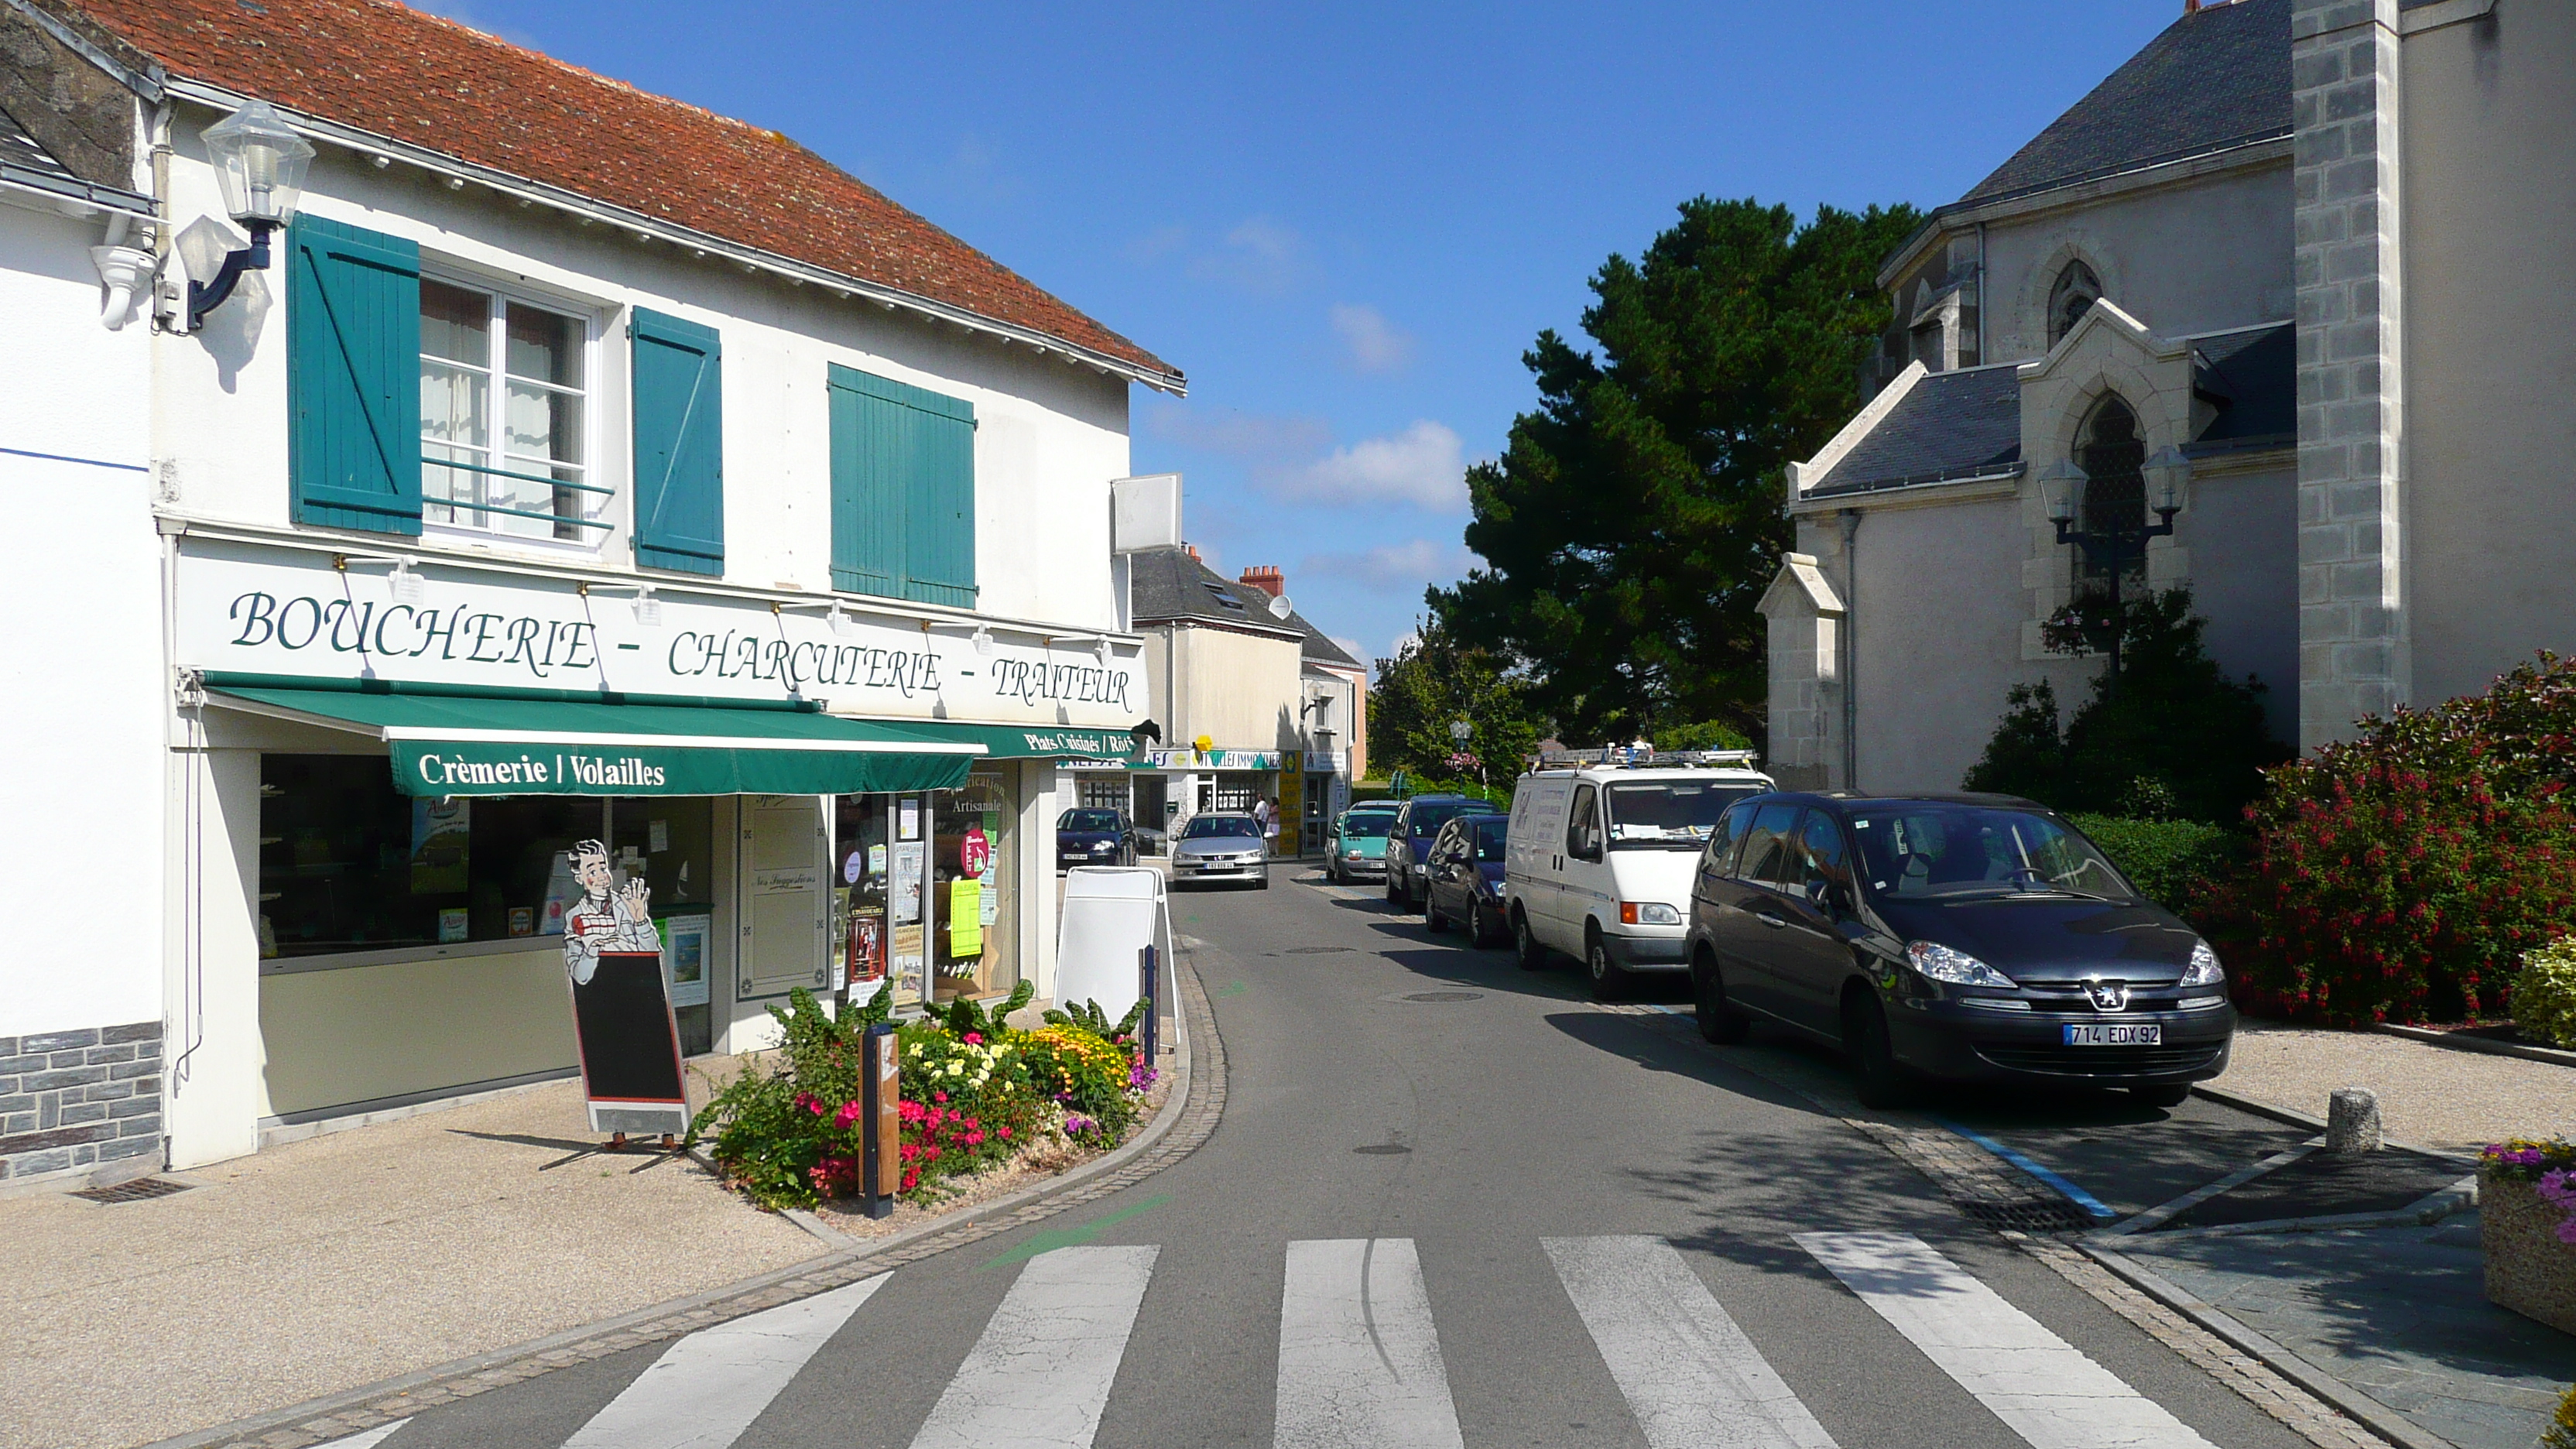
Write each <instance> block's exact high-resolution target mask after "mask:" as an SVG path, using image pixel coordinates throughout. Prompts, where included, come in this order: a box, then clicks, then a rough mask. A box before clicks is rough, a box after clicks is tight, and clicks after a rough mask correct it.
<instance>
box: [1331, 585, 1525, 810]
mask: <svg viewBox="0 0 2576 1449" xmlns="http://www.w3.org/2000/svg"><path fill="white" fill-rule="evenodd" d="M1461 719H1463V720H1466V721H1467V722H1468V723H1469V724H1470V725H1472V726H1473V727H1474V728H1473V731H1472V733H1470V734H1469V735H1468V737H1467V748H1466V751H1465V753H1466V754H1468V755H1470V756H1472V757H1473V758H1474V759H1475V760H1476V761H1478V762H1481V763H1482V764H1483V765H1484V766H1485V773H1486V775H1487V777H1488V778H1489V779H1502V780H1509V779H1511V778H1512V777H1513V776H1514V775H1516V774H1518V773H1519V772H1520V765H1521V760H1522V758H1523V757H1524V756H1526V755H1528V754H1529V753H1530V752H1531V751H1532V750H1533V749H1535V748H1536V747H1537V745H1538V740H1539V736H1540V734H1541V733H1542V732H1543V731H1542V729H1541V727H1540V722H1539V718H1538V716H1537V715H1536V714H1535V713H1533V712H1532V710H1531V708H1530V700H1529V692H1528V690H1527V689H1526V688H1525V687H1524V686H1523V685H1522V683H1521V681H1520V680H1518V679H1517V678H1514V677H1513V675H1512V674H1511V672H1510V670H1509V669H1508V668H1507V667H1506V663H1505V661H1504V660H1503V659H1502V658H1501V657H1500V656H1499V655H1497V654H1495V653H1494V652H1493V651H1491V650H1487V649H1480V648H1476V647H1474V646H1472V645H1468V644H1463V643H1461V642H1459V640H1458V638H1457V636H1456V635H1454V634H1452V633H1451V632H1450V631H1449V630H1448V629H1446V628H1444V627H1442V626H1441V625H1440V624H1439V623H1438V622H1437V621H1436V620H1435V621H1430V622H1426V623H1425V624H1424V625H1423V626H1422V632H1421V636H1420V637H1419V638H1417V639H1414V640H1412V641H1411V642H1408V643H1407V644H1405V645H1404V646H1403V648H1402V649H1401V650H1400V651H1399V652H1398V653H1397V654H1396V656H1395V657H1394V658H1393V659H1381V660H1379V661H1378V662H1377V683H1376V684H1374V685H1372V686H1371V687H1370V689H1369V707H1368V753H1369V768H1370V769H1371V770H1373V771H1375V772H1376V773H1378V774H1381V775H1384V774H1390V773H1392V772H1394V771H1396V770H1406V771H1409V772H1411V773H1413V774H1415V775H1417V776H1424V777H1428V778H1432V779H1456V778H1469V779H1472V778H1474V777H1475V775H1476V773H1477V772H1476V770H1475V768H1474V766H1473V765H1469V766H1467V767H1466V768H1463V769H1462V768H1459V767H1458V766H1457V764H1456V763H1454V757H1455V756H1457V755H1458V754H1459V753H1460V751H1459V748H1458V742H1457V741H1456V739H1454V738H1453V737H1452V736H1451V735H1450V733H1449V726H1450V725H1451V724H1452V723H1453V722H1455V721H1457V720H1461Z"/></svg>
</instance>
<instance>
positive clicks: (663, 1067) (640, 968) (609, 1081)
mask: <svg viewBox="0 0 2576 1449" xmlns="http://www.w3.org/2000/svg"><path fill="white" fill-rule="evenodd" d="M566 854H567V857H568V861H569V864H570V866H571V870H572V878H573V882H574V884H575V886H576V887H577V888H578V889H579V891H580V895H579V896H578V897H577V898H576V899H574V900H573V902H572V903H571V905H570V906H569V908H567V909H566V910H565V912H564V916H563V939H564V974H565V975H566V976H567V977H568V978H569V979H570V982H571V986H572V1016H573V1035H574V1040H575V1041H576V1043H577V1044H578V1045H579V1047H580V1051H581V1085H582V1096H583V1098H584V1099H585V1101H586V1102H587V1103H588V1105H589V1108H590V1130H592V1131H593V1132H614V1133H624V1134H627V1135H630V1136H639V1137H641V1136H652V1135H656V1134H660V1133H672V1134H677V1133H681V1132H685V1131H687V1130H688V1127H689V1101H688V1093H687V1090H686V1089H685V1088H684V1087H683V1085H682V1081H681V1076H680V1024H679V1020H678V1018H677V1017H676V1016H675V1015H674V1014H673V1013H672V1010H671V998H670V994H669V992H668V990H667V989H666V987H665V985H664V978H663V974H662V932H661V930H660V928H659V927H657V926H656V925H655V924H654V922H653V917H652V915H651V913H650V908H651V903H652V892H651V891H650V890H649V889H647V888H646V886H645V884H644V882H643V881H642V880H641V879H640V878H638V877H635V876H632V875H628V876H623V877H621V876H620V874H619V873H618V871H617V870H616V868H615V866H614V865H613V864H612V863H611V859H610V856H609V853H608V846H607V845H606V844H605V843H603V842H601V841H597V840H584V841H581V842H579V843H577V844H575V845H574V846H573V848H572V849H571V850H570V851H569V852H567V853H566Z"/></svg>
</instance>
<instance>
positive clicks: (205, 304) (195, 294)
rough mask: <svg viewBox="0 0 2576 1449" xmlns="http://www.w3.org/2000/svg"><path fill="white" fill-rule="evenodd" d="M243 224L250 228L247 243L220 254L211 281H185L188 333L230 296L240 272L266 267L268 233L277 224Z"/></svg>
mask: <svg viewBox="0 0 2576 1449" xmlns="http://www.w3.org/2000/svg"><path fill="white" fill-rule="evenodd" d="M243 225H245V226H247V227H249V228H250V245H249V246H247V247H244V248H242V249H241V250H239V251H231V252H226V253H224V264H223V267H222V269H221V270H219V271H217V272H216V273H215V275H214V279H213V280H212V281H205V282H200V281H197V280H195V279H194V278H191V279H190V280H189V282H188V330H189V331H191V332H194V331H196V330H197V329H198V328H200V327H202V326H204V325H205V322H206V314H207V313H209V312H212V311H214V310H215V309H216V308H217V307H220V306H222V305H224V303H225V302H226V301H228V300H230V299H231V297H232V294H233V288H235V287H238V286H240V285H241V279H242V273H244V272H264V271H267V270H268V235H269V233H270V232H272V231H275V230H276V229H277V223H275V222H273V221H251V222H244V223H243Z"/></svg>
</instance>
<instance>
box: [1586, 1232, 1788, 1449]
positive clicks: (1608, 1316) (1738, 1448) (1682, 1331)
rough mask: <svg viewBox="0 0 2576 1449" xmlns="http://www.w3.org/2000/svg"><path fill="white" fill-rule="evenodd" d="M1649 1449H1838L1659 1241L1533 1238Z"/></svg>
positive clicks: (1674, 1253)
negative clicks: (1634, 1419)
mask: <svg viewBox="0 0 2576 1449" xmlns="http://www.w3.org/2000/svg"><path fill="white" fill-rule="evenodd" d="M1539 1241H1540V1244H1541V1245H1542V1246H1543V1247H1545V1248H1546V1249H1547V1256H1548V1258H1549V1260H1550V1261H1551V1262H1553V1263H1555V1264H1556V1276H1557V1278H1558V1280H1559V1281H1561V1282H1563V1283H1564V1284H1565V1292H1566V1296H1567V1297H1570V1298H1572V1299H1573V1300H1574V1311H1575V1312H1577V1313H1579V1314H1581V1315H1582V1316H1583V1326H1584V1327H1585V1328H1586V1329H1588V1330H1589V1331H1590V1332H1591V1334H1592V1342H1593V1345H1594V1346H1595V1347H1597V1348H1599V1349H1600V1350H1601V1359H1602V1362H1604V1363H1606V1364H1607V1365H1609V1368H1610V1377H1611V1379H1612V1380H1613V1381H1614V1382H1616V1383H1617V1384H1618V1385H1619V1392H1620V1393H1621V1394H1622V1395H1624V1396H1626V1398H1627V1400H1628V1407H1629V1409H1630V1410H1631V1411H1632V1412H1634V1413H1635V1414H1636V1416H1637V1424H1638V1427H1640V1428H1642V1429H1643V1430H1645V1433H1646V1443H1647V1445H1648V1446H1649V1449H1837V1446H1836V1445H1835V1443H1834V1438H1833V1436H1832V1435H1831V1434H1828V1433H1826V1432H1825V1426H1824V1425H1822V1424H1819V1423H1817V1422H1816V1416H1815V1415H1813V1414H1811V1413H1808V1412H1807V1406H1806V1405H1805V1404H1802V1403H1800V1402H1799V1401H1798V1396H1797V1395H1795V1394H1793V1393H1791V1392H1790V1391H1789V1386H1788V1385H1787V1384H1785V1383H1783V1382H1781V1380H1780V1375H1779V1374H1777V1373H1775V1372H1773V1371H1772V1368H1771V1365H1770V1363H1769V1362H1768V1361H1767V1360H1765V1359H1764V1358H1763V1357H1762V1354H1761V1352H1760V1350H1758V1349H1756V1348H1754V1346H1753V1341H1752V1340H1751V1339H1749V1338H1746V1337H1745V1336H1744V1330H1743V1329H1741V1328H1738V1327H1736V1325H1735V1320H1734V1319H1733V1318H1731V1317H1729V1316H1728V1315H1727V1312H1726V1310H1725V1309H1724V1308H1721V1307H1719V1306H1718V1302H1717V1298H1716V1296H1715V1295H1714V1294H1711V1293H1710V1292H1709V1291H1708V1285H1706V1284H1704V1283H1702V1282H1700V1280H1699V1276H1698V1275H1697V1274H1695V1273H1693V1272H1691V1270H1690V1265H1689V1264H1687V1263H1685V1262H1683V1261H1682V1255H1681V1254H1680V1253H1679V1252H1678V1251H1676V1250H1675V1249H1674V1247H1673V1245H1672V1244H1670V1243H1668V1242H1666V1241H1664V1240H1663V1239H1662V1238H1649V1237H1617V1238H1542V1239H1540V1240H1539Z"/></svg>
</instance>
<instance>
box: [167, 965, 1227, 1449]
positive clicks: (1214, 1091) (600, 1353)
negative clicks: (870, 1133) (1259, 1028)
mask: <svg viewBox="0 0 2576 1449" xmlns="http://www.w3.org/2000/svg"><path fill="white" fill-rule="evenodd" d="M1175 945H1176V946H1179V945H1181V943H1178V942H1176V943H1175ZM1172 980H1173V984H1174V986H1175V987H1176V988H1177V990H1176V991H1175V992H1174V995H1175V996H1176V997H1177V998H1178V999H1177V1000H1176V1001H1175V1002H1174V1003H1173V1007H1174V1010H1173V1012H1172V1024H1173V1033H1172V1035H1173V1038H1174V1040H1173V1048H1174V1050H1173V1057H1174V1062H1173V1067H1172V1071H1173V1077H1174V1080H1173V1083H1172V1091H1171V1095H1170V1096H1169V1097H1167V1098H1165V1106H1164V1110H1163V1111H1161V1112H1159V1113H1157V1114H1155V1117H1154V1120H1153V1121H1152V1122H1150V1123H1148V1124H1146V1127H1145V1130H1144V1131H1143V1132H1142V1133H1140V1134H1138V1136H1137V1138H1136V1140H1135V1141H1133V1142H1129V1143H1127V1144H1125V1145H1124V1146H1121V1147H1120V1148H1118V1149H1117V1150H1116V1151H1114V1152H1111V1153H1108V1154H1106V1155H1105V1156H1102V1157H1100V1158H1098V1159H1096V1160H1094V1161H1091V1162H1087V1163H1084V1164H1083V1165H1082V1166H1080V1167H1077V1168H1074V1169H1072V1170H1071V1171H1069V1172H1066V1173H1064V1174H1063V1175H1062V1176H1059V1177H1053V1178H1049V1179H1048V1180H1046V1181H1044V1182H1040V1183H1033V1184H1031V1185H1030V1186H1028V1187H1025V1188H1022V1189H1021V1190H1019V1191H1018V1192H1015V1193H1011V1194H1008V1195H1007V1196H1003V1197H998V1198H994V1199H993V1200H991V1201H989V1202H980V1203H974V1204H970V1205H968V1206H964V1207H960V1208H957V1209H955V1210H954V1211H952V1212H949V1213H947V1214H945V1215H943V1216H941V1217H937V1218H933V1219H931V1220H930V1221H928V1222H925V1223H921V1224H918V1225H916V1226H914V1227H910V1228H906V1229H905V1230H903V1231H902V1232H900V1233H896V1234H894V1235H892V1236H890V1237H886V1238H882V1239H876V1240H871V1241H867V1242H865V1243H864V1244H863V1245H862V1246H859V1247H855V1248H851V1249H847V1250H844V1251H841V1252H835V1253H828V1254H825V1255H824V1256H822V1257H819V1258H810V1259H807V1260H806V1261H805V1262H802V1263H797V1264H793V1265H791V1266H789V1267H786V1268H780V1269H776V1270H774V1271H771V1272H768V1273H764V1274H761V1275H759V1276H757V1277H753V1278H746V1279H743V1280H741V1281H739V1282H735V1283H730V1284H727V1285H725V1286H723V1287H721V1288H715V1289H711V1290H709V1291H707V1292H704V1293H696V1294H691V1295H689V1296H688V1297H685V1298H675V1299H672V1300H670V1301H668V1302H664V1303H657V1304H653V1305H651V1306H650V1307H646V1308H640V1309H637V1310H636V1311H634V1312H632V1313H626V1314H620V1315H619V1316H617V1317H615V1318H608V1319H602V1320H601V1321H599V1322H597V1323H589V1324H584V1325H582V1326H580V1327H578V1328H570V1329H566V1330H564V1331H562V1332H560V1333H554V1334H549V1335H547V1336H545V1337H543V1338H537V1339H531V1340H529V1341H528V1342H525V1343H519V1344H513V1345H510V1346H509V1347H506V1348H498V1349H493V1350H491V1351H489V1352H486V1353H480V1354H475V1355H473V1356H471V1357H468V1358H461V1359H457V1360H454V1361H453V1362H450V1363H444V1364H440V1365H437V1366H435V1367H433V1368H426V1369H419V1370H416V1371H414V1372H411V1373H407V1374H399V1375H396V1376H394V1377H392V1378H388V1379H381V1380H378V1381H377V1382H375V1383H372V1384H366V1385H363V1386H361V1387H358V1388H354V1389H344V1390H342V1391H340V1392H338V1393H335V1394H326V1395H324V1396H322V1397H320V1398H316V1399H309V1400H307V1401H305V1402H304V1403H301V1404H295V1405H292V1406H289V1407H287V1408H283V1409H274V1410H271V1411H269V1412H267V1413H263V1414H255V1415H252V1416H251V1417H249V1418H245V1419H237V1420H234V1421H233V1422H231V1423H229V1424H219V1425H216V1426H214V1427H212V1428H208V1429H198V1430H194V1431H192V1432H189V1433H186V1434H181V1435H178V1436H176V1437H174V1438H169V1439H163V1440H160V1441H158V1442H157V1443H154V1444H151V1445H148V1446H146V1449H216V1446H241V1449H251V1446H257V1449H304V1446H307V1445H312V1444H319V1443H322V1442H325V1441H327V1440H331V1439H336V1438H341V1437H344V1436H346V1435H350V1434H355V1433H358V1432H360V1431H363V1430H366V1429H373V1428H380V1427H382V1426H383V1425H386V1424H390V1423H392V1422H394V1421H395V1420H397V1419H405V1418H409V1417H411V1416H412V1415H415V1414H418V1413H421V1412H422V1411H424V1410H427V1409H431V1408H435V1407H437V1406H438V1405H441V1404H447V1403H453V1402H455V1401H456V1400H459V1399H466V1398H471V1397H473V1396H475V1395H476V1394H480V1393H484V1392H486V1391H487V1390H491V1389H497V1388H503V1387H506V1386H508V1385H510V1384H515V1383H520V1382H522V1381H524V1380H527V1379H532V1378H535V1377H537V1376H539V1375H540V1374H547V1373H552V1372H553V1371H555V1370H556V1369H560V1368H569V1367H571V1366H573V1365H575V1364H581V1363H589V1362H591V1361H593V1360H595V1359H602V1358H606V1357H608V1356H609V1355H611V1354H617V1353H623V1352H625V1351H626V1350H628V1349H631V1348H641V1347H643V1346H645V1345H647V1344H652V1343H659V1342H662V1341H664V1340H667V1339H672V1338H677V1337H679V1336H681V1335H683V1334H688V1333H694V1332H696V1331H697V1330H699V1329H701V1328H707V1327H711V1326H713V1325H715V1324H718V1323H723V1322H726V1321H727V1320H730V1319H734V1318H740V1317H742V1316H744V1315H746V1314H751V1313H758V1312H760V1311H762V1310H764V1309H769V1308H775V1307H777V1306H779V1305H780V1304H783V1303H791V1302H794V1301H796V1300H797V1299H800V1298H809V1297H812V1296H813V1295H815V1294H817V1293H823V1292H827V1291H829V1290H831V1289H834V1288H839V1287H842V1286H844V1285H845V1284H849V1283H855V1282H857V1281H858V1280H860V1279H862V1278H872V1277H874V1276H876V1275H877V1274H879V1273H884V1272H889V1271H891V1270H893V1269H895V1268H900V1267H902V1266H904V1265H906V1264H908V1263H917V1262H920V1261H922V1260H923V1259H925V1258H934V1257H937V1256H938V1255H940V1254H942V1253H945V1252H948V1251H950V1250H952V1249H955V1248H960V1247H964V1246H965V1245H967V1244H969V1243H973V1242H977V1241H980V1240H982V1239H985V1238H990V1237H996V1236H999V1235H1001V1234H1003V1233H1008V1232H1014V1231H1017V1230H1018V1229H1021V1228H1024V1227H1027V1226H1029V1225H1031V1224H1033V1223H1036V1222H1040V1221H1043V1220H1044V1219H1046V1218H1050V1217H1053V1216H1055V1215H1056V1214H1058V1213H1060V1212H1063V1211H1064V1210H1065V1209H1067V1208H1070V1207H1076V1206H1079V1205H1081V1204H1083V1203H1087V1202H1095V1201H1098V1200H1099V1199H1101V1198H1104V1197H1107V1196H1109V1195H1110V1194H1112V1193H1116V1192H1122V1191H1124V1190H1126V1189H1127V1188H1129V1187H1132V1186H1134V1185H1135V1184H1136V1183H1138V1182H1141V1181H1143V1180H1144V1179H1146V1178H1148V1177H1151V1176H1153V1175H1154V1174H1155V1173H1158V1172H1161V1171H1162V1170H1163V1169H1165V1168H1167V1167H1170V1166H1171V1165H1172V1164H1174V1163H1176V1162H1178V1161H1180V1160H1181V1159H1182V1158H1185V1157H1187V1156H1189V1155H1190V1154H1191V1153H1192V1152H1195V1151H1197V1150H1198V1148H1199V1146H1200V1145H1201V1144H1202V1143H1204V1142H1206V1141H1207V1139H1208V1138H1209V1136H1210V1135H1211V1134H1213V1133H1214V1132H1215V1131H1216V1124H1217V1119H1218V1118H1219V1117H1220V1116H1222V1115H1223V1114H1224V1111H1225V1096H1226V1081H1225V1043H1224V1041H1223V1039H1222V1038H1220V1037H1219V1036H1218V1035H1217V1030H1216V1016H1215V1013H1214V1011H1213V1010H1212V1009H1211V1008H1210V1006H1209V1005H1208V997H1207V991H1206V988H1205V987H1204V986H1203V985H1202V984H1201V982H1200V981H1199V979H1198V972H1197V969H1196V968H1195V967H1194V966H1192V965H1191V964H1190V953H1189V951H1188V950H1187V949H1186V948H1185V947H1184V948H1182V949H1176V950H1175V951H1174V952H1173V953H1172ZM1193 1021H1195V1022H1196V1023H1197V1025H1196V1027H1195V1028H1193V1026H1192V1023H1193ZM1174 1104H1177V1105H1174ZM960 1218H963V1219H966V1221H963V1222H959V1221H958V1219H960Z"/></svg>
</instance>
